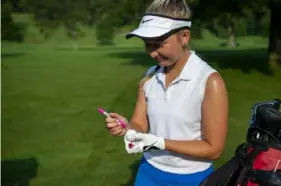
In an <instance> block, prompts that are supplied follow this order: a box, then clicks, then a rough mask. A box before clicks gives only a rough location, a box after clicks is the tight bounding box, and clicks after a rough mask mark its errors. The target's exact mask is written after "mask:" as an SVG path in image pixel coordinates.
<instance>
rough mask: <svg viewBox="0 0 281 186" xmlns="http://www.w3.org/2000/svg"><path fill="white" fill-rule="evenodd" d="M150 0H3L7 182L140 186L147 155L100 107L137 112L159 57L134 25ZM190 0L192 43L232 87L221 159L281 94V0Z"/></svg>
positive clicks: (4, 176)
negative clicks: (115, 129) (131, 150)
mask: <svg viewBox="0 0 281 186" xmlns="http://www.w3.org/2000/svg"><path fill="white" fill-rule="evenodd" d="M150 2H151V1H148V0H142V1H141V0H79V1H78V0H77V1H70V0H60V1H57V0H48V1H47V0H40V1H37V0H3V1H1V6H2V7H1V21H2V25H1V44H2V45H1V83H2V84H1V85H2V96H1V98H2V100H1V103H2V104H1V111H2V112H1V116H2V117H1V123H2V124H1V127H2V130H1V167H2V171H1V176H2V179H1V183H2V185H6V186H14V185H20V186H29V185H30V186H31V185H36V186H60V185H67V186H74V185H75V186H77V185H80V186H113V185H114V186H129V185H133V180H134V178H135V174H136V171H137V167H138V163H139V160H140V158H141V155H128V154H127V153H126V152H125V149H124V144H123V139H122V138H118V137H112V136H110V135H109V134H108V132H107V130H106V128H105V123H104V116H102V115H100V114H99V113H98V112H97V108H98V107H102V108H104V109H105V110H106V111H108V112H117V113H119V114H121V115H124V116H126V117H127V118H130V116H131V114H132V112H133V109H134V105H135V101H136V96H137V88H138V81H139V80H140V79H141V78H142V76H143V74H144V73H145V71H146V70H147V69H148V68H149V67H150V66H151V65H153V64H155V62H154V61H153V60H152V59H150V57H149V56H148V55H147V54H146V53H145V52H144V47H143V43H142V41H141V40H139V39H137V38H133V39H131V40H126V39H125V34H126V33H127V32H129V31H131V30H132V29H134V28H135V27H136V26H137V25H138V24H139V22H140V20H141V18H142V15H143V13H144V11H145V8H146V7H147V5H148V4H149V3H150ZM187 3H188V4H189V6H190V8H191V10H192V27H191V36H192V38H191V41H190V46H191V49H192V50H195V51H196V52H197V53H198V55H199V56H201V58H202V59H204V60H205V61H207V62H208V63H209V64H210V65H211V66H213V67H214V68H216V69H217V70H218V71H219V72H220V73H221V75H222V76H223V78H224V80H225V82H226V85H227V89H228V94H229V101H230V114H229V134H228V139H227V144H226V147H225V151H224V153H223V155H222V157H221V158H220V159H219V160H218V161H216V162H215V166H216V167H218V166H220V165H221V164H223V163H224V162H226V161H227V160H228V159H230V158H231V157H232V156H233V155H234V151H235V148H236V146H237V145H238V144H240V143H241V142H243V141H244V140H245V134H246V130H247V128H248V125H249V119H250V115H251V107H252V105H253V104H255V103H256V102H260V101H265V100H271V99H274V98H281V84H280V81H281V68H280V66H281V62H280V61H281V58H280V56H281V24H280V19H281V1H280V0H255V1H251V0H243V1H242V0H228V1H224V0H212V1H209V0H190V1H187Z"/></svg>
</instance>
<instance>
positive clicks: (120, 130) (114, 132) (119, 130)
mask: <svg viewBox="0 0 281 186" xmlns="http://www.w3.org/2000/svg"><path fill="white" fill-rule="evenodd" d="M121 133H122V129H117V130H114V131H110V134H111V135H112V136H118V135H120V134H121Z"/></svg>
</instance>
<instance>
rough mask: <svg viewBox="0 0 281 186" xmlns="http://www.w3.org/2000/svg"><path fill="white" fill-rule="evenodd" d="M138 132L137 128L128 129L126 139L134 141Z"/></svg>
mask: <svg viewBox="0 0 281 186" xmlns="http://www.w3.org/2000/svg"><path fill="white" fill-rule="evenodd" d="M136 133H137V132H136V131H135V130H127V132H126V136H125V138H126V140H128V141H134V139H135V137H134V136H135V134H136Z"/></svg>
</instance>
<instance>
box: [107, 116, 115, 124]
mask: <svg viewBox="0 0 281 186" xmlns="http://www.w3.org/2000/svg"><path fill="white" fill-rule="evenodd" d="M105 122H107V123H113V122H117V119H116V118H112V117H106V119H105Z"/></svg>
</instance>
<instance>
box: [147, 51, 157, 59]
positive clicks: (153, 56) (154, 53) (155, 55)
mask: <svg viewBox="0 0 281 186" xmlns="http://www.w3.org/2000/svg"><path fill="white" fill-rule="evenodd" d="M148 53H149V55H150V56H151V57H152V58H156V57H157V56H158V52H157V50H153V51H149V52H148Z"/></svg>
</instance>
